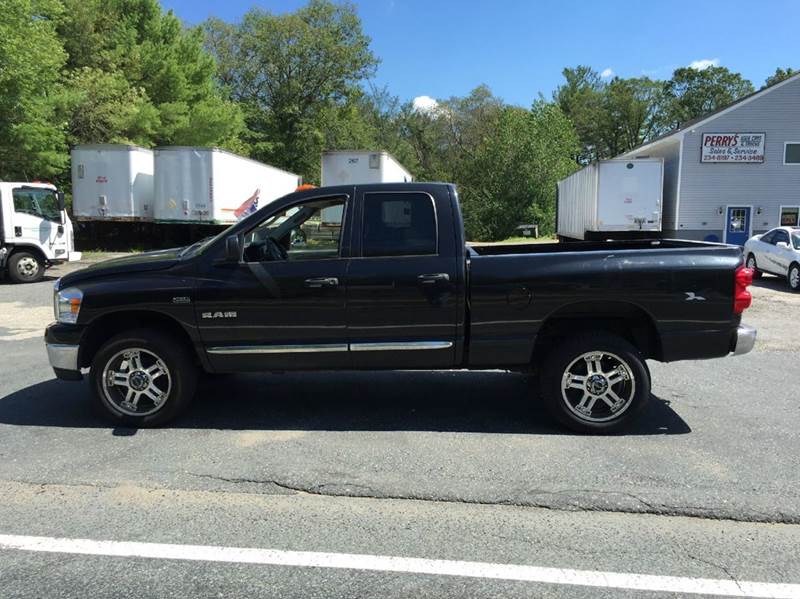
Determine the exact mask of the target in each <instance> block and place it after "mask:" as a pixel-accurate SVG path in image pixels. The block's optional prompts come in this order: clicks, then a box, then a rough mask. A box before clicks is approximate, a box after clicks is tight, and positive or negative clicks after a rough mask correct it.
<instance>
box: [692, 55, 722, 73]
mask: <svg viewBox="0 0 800 599" xmlns="http://www.w3.org/2000/svg"><path fill="white" fill-rule="evenodd" d="M716 66H719V58H701V59H700V60H693V61H692V62H690V63H689V68H690V69H695V70H697V71H704V70H705V69H707V68H708V67H716Z"/></svg>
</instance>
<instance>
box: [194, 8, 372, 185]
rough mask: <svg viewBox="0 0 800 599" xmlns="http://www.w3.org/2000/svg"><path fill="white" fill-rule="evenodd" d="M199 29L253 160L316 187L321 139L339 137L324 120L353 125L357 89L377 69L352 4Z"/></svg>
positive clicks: (257, 13)
mask: <svg viewBox="0 0 800 599" xmlns="http://www.w3.org/2000/svg"><path fill="white" fill-rule="evenodd" d="M204 29H205V33H206V47H207V48H208V49H209V50H211V52H212V53H213V54H214V55H215V57H216V58H217V61H218V64H219V80H220V82H221V83H222V84H223V85H224V86H225V88H226V89H227V90H228V92H229V94H230V97H231V98H233V99H234V100H235V101H237V102H240V103H241V105H242V106H243V109H244V113H245V120H246V124H247V127H248V130H249V133H248V136H247V137H248V141H249V142H250V144H251V146H252V152H253V155H254V157H256V158H257V159H259V160H263V161H265V162H269V163H271V164H275V165H278V166H281V167H284V168H288V169H290V170H292V171H294V172H297V173H299V174H301V175H303V177H304V178H305V179H306V180H309V181H317V180H318V178H319V177H318V173H319V155H320V151H321V150H323V149H325V147H326V145H327V144H326V134H329V133H330V132H331V129H332V128H333V129H334V130H336V129H337V128H338V130H339V133H340V134H341V132H342V128H341V127H338V126H337V125H336V123H335V122H334V123H332V122H331V121H330V120H329V119H331V118H333V119H339V118H342V119H344V122H351V123H352V116H353V114H354V113H352V112H350V111H351V110H352V103H353V102H354V101H355V100H357V98H358V96H359V95H360V94H361V90H360V88H359V84H360V83H361V82H362V81H363V80H364V79H366V78H367V77H368V76H370V75H371V74H372V73H373V72H374V69H375V67H376V65H377V63H378V61H377V59H376V58H375V57H374V56H373V54H372V52H371V51H370V49H369V43H370V40H369V38H368V37H367V36H366V35H365V34H364V33H363V31H362V29H361V21H360V19H359V17H358V15H357V14H356V10H355V8H354V6H352V5H350V4H341V5H339V4H333V3H332V2H330V1H329V0H311V1H310V2H309V4H308V5H307V6H305V7H303V8H301V9H300V10H298V11H296V12H294V13H290V14H283V15H275V14H272V13H269V12H266V11H263V10H260V9H252V10H250V11H249V12H248V13H247V14H245V16H244V18H243V19H242V21H241V23H239V24H237V25H230V24H227V23H224V22H222V21H219V20H218V19H211V20H210V21H208V22H207V23H206V24H205V26H204ZM340 138H341V135H340Z"/></svg>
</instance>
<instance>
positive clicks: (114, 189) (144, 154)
mask: <svg viewBox="0 0 800 599" xmlns="http://www.w3.org/2000/svg"><path fill="white" fill-rule="evenodd" d="M71 158H72V214H73V215H74V216H75V217H76V219H78V220H95V221H114V220H118V221H147V220H151V219H152V218H153V152H152V150H148V149H146V148H140V147H138V146H130V145H123V144H85V145H79V146H75V147H74V148H73V149H72V152H71Z"/></svg>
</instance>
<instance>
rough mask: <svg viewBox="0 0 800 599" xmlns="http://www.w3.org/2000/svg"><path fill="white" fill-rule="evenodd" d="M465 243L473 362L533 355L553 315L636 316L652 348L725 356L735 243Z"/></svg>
mask: <svg viewBox="0 0 800 599" xmlns="http://www.w3.org/2000/svg"><path fill="white" fill-rule="evenodd" d="M467 248H468V254H469V258H468V263H469V267H468V268H469V313H470V327H471V328H470V335H471V337H470V354H469V359H470V365H472V366H477V365H481V366H498V365H507V364H514V363H525V362H528V361H530V359H531V358H530V357H531V356H532V355H533V351H534V347H533V343H534V341H533V340H535V339H536V338H537V336H538V335H539V333H540V329H541V327H542V326H543V324H544V323H545V322H547V321H551V322H552V320H553V319H554V318H556V319H561V320H569V319H574V318H588V319H590V320H591V319H594V320H595V321H596V322H595V324H598V322H597V321H599V320H600V318H601V316H600V315H606V316H607V315H609V314H612V315H613V314H616V315H617V317H618V318H630V317H631V316H632V315H634V316H635V317H636V318H639V319H640V320H641V322H642V323H643V326H645V327H646V328H647V329H648V330H652V331H655V333H656V334H657V337H658V338H659V339H660V343H659V345H658V347H654V348H653V350H652V355H651V356H649V357H653V358H655V359H658V360H662V361H673V360H680V359H686V358H689V357H691V358H694V359H696V358H703V357H716V356H722V355H725V354H726V353H727V352H728V351H729V345H730V342H731V338H732V337H731V336H732V335H733V334H734V333H735V330H736V326H737V325H738V324H739V322H738V317H737V318H735V319H733V320H732V319H731V314H732V308H733V291H734V273H735V270H736V268H737V267H738V266H740V265H741V264H742V252H741V248H739V247H735V246H730V245H724V244H719V243H707V242H696V241H684V240H675V239H658V240H629V241H601V242H568V243H529V244H525V243H523V244H515V245H485V246H480V245H479V246H467ZM612 320H613V318H612Z"/></svg>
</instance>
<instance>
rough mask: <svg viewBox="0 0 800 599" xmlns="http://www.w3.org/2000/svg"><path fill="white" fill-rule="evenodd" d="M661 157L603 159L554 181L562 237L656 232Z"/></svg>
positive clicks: (618, 236) (633, 235)
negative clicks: (555, 182)
mask: <svg viewBox="0 0 800 599" xmlns="http://www.w3.org/2000/svg"><path fill="white" fill-rule="evenodd" d="M663 188H664V161H663V160H662V159H661V158H651V159H636V160H601V161H599V162H595V163H593V164H590V165H588V166H586V167H585V168H583V169H581V170H579V171H577V172H575V173H573V174H572V175H570V176H569V177H567V178H566V179H563V180H561V181H559V182H558V203H557V207H556V221H557V223H556V232H557V233H558V236H559V238H560V239H563V240H586V241H591V240H600V239H626V238H627V239H630V238H637V237H638V238H642V237H658V236H659V234H660V233H661V213H662V195H663V194H662V190H663Z"/></svg>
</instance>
